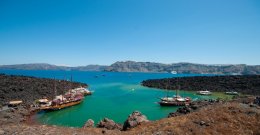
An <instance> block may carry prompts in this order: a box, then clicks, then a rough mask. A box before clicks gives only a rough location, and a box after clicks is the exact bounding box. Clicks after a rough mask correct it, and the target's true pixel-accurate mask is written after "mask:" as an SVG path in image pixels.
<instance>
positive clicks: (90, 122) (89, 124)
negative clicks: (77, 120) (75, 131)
mask: <svg viewBox="0 0 260 135" xmlns="http://www.w3.org/2000/svg"><path fill="white" fill-rule="evenodd" d="M94 123H95V122H94V121H93V120H92V119H88V121H87V122H86V123H85V124H84V126H83V128H91V127H94V126H95V124H94Z"/></svg>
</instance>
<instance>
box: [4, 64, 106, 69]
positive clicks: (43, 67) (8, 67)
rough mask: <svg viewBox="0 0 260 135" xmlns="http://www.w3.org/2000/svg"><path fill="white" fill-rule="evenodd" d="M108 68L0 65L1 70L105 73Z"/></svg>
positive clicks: (95, 66) (92, 66) (98, 66)
mask: <svg viewBox="0 0 260 135" xmlns="http://www.w3.org/2000/svg"><path fill="white" fill-rule="evenodd" d="M106 67H107V66H101V65H87V66H78V67H68V66H57V65H51V64H46V63H34V64H17V65H0V69H17V70H76V71H104V70H105V68H106Z"/></svg>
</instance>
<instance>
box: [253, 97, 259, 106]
mask: <svg viewBox="0 0 260 135" xmlns="http://www.w3.org/2000/svg"><path fill="white" fill-rule="evenodd" d="M254 104H257V105H259V106H260V97H256V98H255V100H254Z"/></svg>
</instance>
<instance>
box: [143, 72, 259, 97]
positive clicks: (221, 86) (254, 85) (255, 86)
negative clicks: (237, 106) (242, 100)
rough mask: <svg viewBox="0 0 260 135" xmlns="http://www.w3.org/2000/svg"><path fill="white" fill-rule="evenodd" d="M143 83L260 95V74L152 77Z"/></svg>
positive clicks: (168, 87)
mask: <svg viewBox="0 0 260 135" xmlns="http://www.w3.org/2000/svg"><path fill="white" fill-rule="evenodd" d="M142 85H144V86H147V87H153V88H160V89H166V88H167V89H172V90H174V89H177V88H178V87H179V88H180V89H181V90H188V91H189V90H190V91H200V90H210V91H216V92H226V91H237V92H240V93H243V94H251V95H260V75H237V76H197V77H180V78H166V79H151V80H145V81H143V82H142Z"/></svg>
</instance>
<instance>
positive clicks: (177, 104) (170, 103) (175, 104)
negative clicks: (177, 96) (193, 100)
mask: <svg viewBox="0 0 260 135" xmlns="http://www.w3.org/2000/svg"><path fill="white" fill-rule="evenodd" d="M158 103H159V104H160V105H161V106H185V105H188V104H189V103H190V102H163V101H161V102H158Z"/></svg>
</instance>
